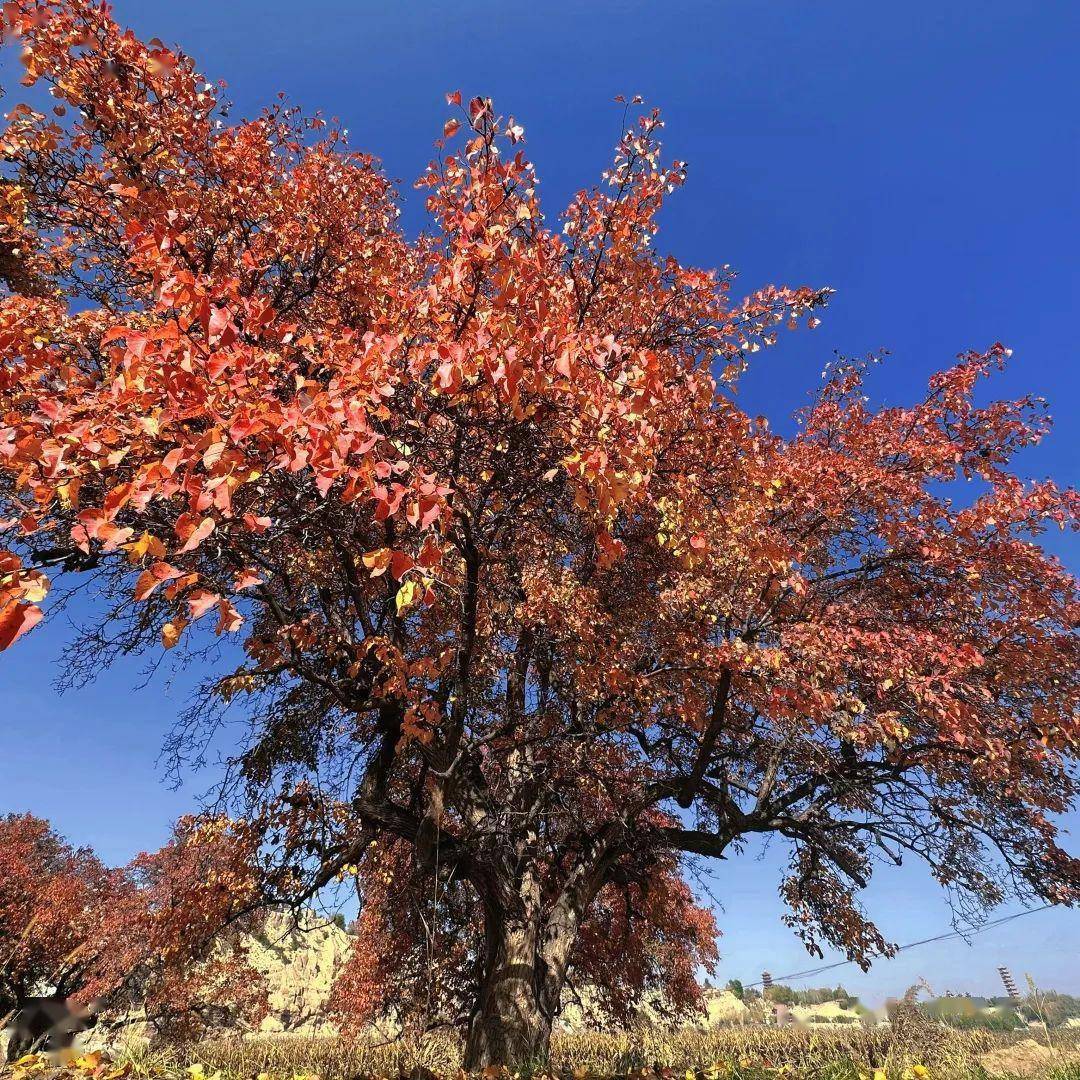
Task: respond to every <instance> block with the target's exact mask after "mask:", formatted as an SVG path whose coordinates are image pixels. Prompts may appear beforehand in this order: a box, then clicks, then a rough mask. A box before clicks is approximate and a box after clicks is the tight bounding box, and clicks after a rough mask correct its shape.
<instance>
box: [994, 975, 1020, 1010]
mask: <svg viewBox="0 0 1080 1080" xmlns="http://www.w3.org/2000/svg"><path fill="white" fill-rule="evenodd" d="M998 974H999V975H1000V976H1001V984H1002V986H1004V987H1005V993H1006V994H1008V995H1009V997H1010V998H1011V999H1012V1002H1013V1004H1014V1005H1019V1004H1020V991H1019V990H1017V989H1016V981H1015V980H1014V979H1013V977H1012V973H1011V972H1010V971H1009V969H1008V968H1007V967H1004V966H1002V967H999V968H998Z"/></svg>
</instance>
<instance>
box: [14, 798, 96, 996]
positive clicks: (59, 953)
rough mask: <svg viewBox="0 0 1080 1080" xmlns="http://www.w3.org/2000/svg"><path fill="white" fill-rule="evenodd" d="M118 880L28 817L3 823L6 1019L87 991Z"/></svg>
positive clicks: (92, 858)
mask: <svg viewBox="0 0 1080 1080" xmlns="http://www.w3.org/2000/svg"><path fill="white" fill-rule="evenodd" d="M113 887H114V880H113V877H112V875H110V873H109V871H107V870H106V868H105V867H104V866H103V865H102V864H101V862H100V861H99V860H98V859H97V857H96V856H95V855H94V854H93V852H91V851H88V850H86V849H85V848H83V849H76V848H73V847H71V845H70V844H68V843H66V842H65V841H64V840H63V839H61V838H60V837H59V836H57V835H56V833H55V832H54V831H53V830H52V829H51V828H50V826H49V823H48V822H46V821H42V820H41V819H39V818H35V817H32V816H31V815H30V814H9V815H8V816H7V817H3V818H0V1017H5V1016H8V1015H10V1014H11V1013H12V1012H13V1011H15V1010H17V1009H18V1008H19V1007H20V1006H21V1005H22V1003H23V1002H24V1001H25V1000H26V999H27V998H28V997H32V996H34V995H37V994H43V993H48V992H51V991H53V990H55V991H56V992H57V993H59V994H60V995H62V996H65V997H66V996H68V995H69V994H72V993H73V992H75V991H76V990H77V989H79V988H81V986H82V984H83V982H84V981H85V977H86V971H87V967H88V965H89V964H90V963H91V962H92V956H91V953H90V950H89V949H88V942H89V941H90V940H91V938H93V937H95V936H96V934H97V923H98V919H99V918H100V913H101V909H102V904H103V902H104V901H105V900H106V898H107V897H108V896H109V895H110V893H111V892H112V891H113Z"/></svg>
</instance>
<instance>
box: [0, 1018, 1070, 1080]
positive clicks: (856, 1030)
mask: <svg viewBox="0 0 1080 1080" xmlns="http://www.w3.org/2000/svg"><path fill="white" fill-rule="evenodd" d="M1051 1038H1052V1043H1053V1045H1052V1046H1051V1047H1048V1046H1047V1045H1046V1041H1045V1038H1044V1039H1042V1040H1041V1041H1037V1040H1035V1039H1033V1037H1032V1035H1031V1034H1030V1033H1027V1032H1024V1033H1020V1034H1017V1033H1008V1034H1006V1033H996V1032H985V1031H975V1032H958V1031H953V1030H949V1029H945V1028H942V1027H940V1026H938V1025H936V1024H931V1023H927V1022H925V1021H917V1022H913V1023H909V1024H907V1025H903V1024H899V1025H897V1026H896V1027H895V1028H892V1029H890V1028H862V1027H845V1028H842V1029H835V1030H828V1031H821V1030H813V1029H808V1028H787V1029H776V1028H766V1027H749V1026H747V1027H728V1028H716V1029H712V1030H704V1031H701V1030H692V1029H685V1030H679V1031H669V1030H665V1029H663V1028H658V1027H651V1028H641V1029H638V1030H634V1031H626V1032H573V1033H569V1032H567V1033H559V1034H556V1035H555V1037H554V1039H553V1042H552V1053H551V1059H550V1061H549V1062H548V1063H547V1064H546V1065H543V1066H541V1065H539V1064H537V1065H535V1066H534V1067H532V1068H527V1069H522V1070H519V1072H518V1073H517V1074H515V1075H517V1076H521V1077H523V1078H525V1077H530V1076H533V1077H537V1078H539V1077H540V1076H551V1077H560V1078H565V1080H585V1078H592V1077H596V1078H604V1077H616V1076H628V1075H634V1076H638V1077H646V1076H659V1077H661V1078H664V1080H684V1078H685V1080H770V1078H780V1077H783V1078H785V1080H786V1078H791V1080H795V1078H800V1077H805V1078H807V1080H967V1078H975V1080H986V1078H998V1077H1013V1076H1024V1077H1038V1078H1040V1080H1080V1033H1078V1032H1076V1031H1066V1032H1057V1033H1053V1035H1052V1036H1051ZM460 1049H461V1048H460V1043H459V1042H458V1041H457V1040H456V1039H455V1038H453V1037H451V1036H449V1035H438V1034H437V1035H429V1036H427V1037H425V1038H424V1039H422V1040H409V1039H401V1040H395V1041H394V1042H390V1043H366V1042H351V1041H349V1040H346V1039H343V1038H337V1037H326V1036H319V1037H307V1036H260V1037H255V1038H238V1037H230V1038H224V1039H217V1040H211V1041H207V1042H202V1043H199V1044H197V1045H193V1046H189V1047H176V1048H173V1049H171V1050H167V1051H155V1050H149V1049H137V1048H132V1049H131V1050H130V1051H128V1052H127V1053H126V1054H117V1055H115V1059H114V1060H112V1061H109V1060H108V1058H103V1059H102V1060H101V1061H100V1062H99V1061H97V1060H95V1059H94V1058H92V1057H91V1058H90V1059H86V1058H84V1059H83V1060H82V1061H81V1062H76V1063H75V1064H73V1065H71V1066H70V1067H69V1068H68V1070H66V1071H68V1072H70V1073H72V1074H73V1075H76V1076H77V1075H79V1074H81V1076H82V1077H83V1078H89V1077H94V1078H96V1080H119V1078H120V1077H125V1076H126V1077H131V1078H132V1080H138V1078H140V1077H147V1078H151V1077H161V1078H176V1080H314V1078H318V1080H356V1078H360V1077H386V1078H396V1077H408V1076H412V1077H415V1078H418V1080H434V1078H435V1077H455V1076H460V1075H461V1073H460V1064H461V1057H460ZM50 1072H53V1073H55V1072H56V1070H50V1069H48V1068H47V1067H46V1065H45V1064H44V1062H43V1061H41V1062H27V1063H26V1064H24V1065H22V1066H21V1067H19V1068H17V1069H15V1070H14V1073H15V1075H14V1076H13V1078H12V1080H44V1078H45V1077H46V1076H47V1075H48V1074H49V1073H50ZM487 1080H496V1077H495V1076H494V1075H491V1074H490V1071H489V1076H488V1078H487Z"/></svg>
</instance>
